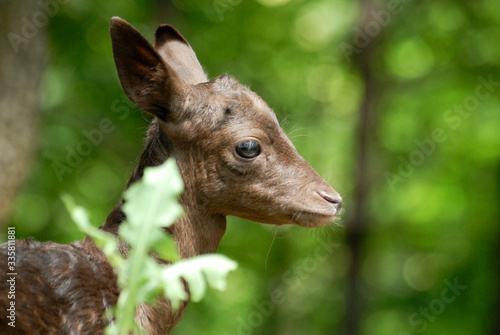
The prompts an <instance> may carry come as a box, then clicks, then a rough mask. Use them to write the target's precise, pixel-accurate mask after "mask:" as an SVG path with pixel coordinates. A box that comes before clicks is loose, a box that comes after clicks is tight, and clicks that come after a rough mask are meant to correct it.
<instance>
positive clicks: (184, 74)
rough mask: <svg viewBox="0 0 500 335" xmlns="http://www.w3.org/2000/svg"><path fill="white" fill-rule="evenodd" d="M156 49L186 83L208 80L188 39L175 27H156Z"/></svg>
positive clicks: (164, 25) (193, 83) (191, 83)
mask: <svg viewBox="0 0 500 335" xmlns="http://www.w3.org/2000/svg"><path fill="white" fill-rule="evenodd" d="M155 49H156V51H157V52H158V54H160V56H161V57H162V58H163V60H164V61H165V63H166V64H168V65H169V66H170V67H171V68H172V69H173V70H174V71H175V72H176V73H177V74H178V75H179V77H180V78H181V79H182V80H183V81H184V82H185V83H186V84H190V85H196V84H199V83H204V82H207V81H208V78H207V76H206V74H205V72H204V71H203V68H202V67H201V65H200V62H199V61H198V58H196V54H195V53H194V51H193V49H192V48H191V46H190V45H189V43H188V41H186V39H185V38H184V37H182V35H181V34H180V33H179V32H178V31H177V30H176V29H175V28H174V27H172V26H170V25H168V24H163V25H161V26H159V27H158V29H156V33H155Z"/></svg>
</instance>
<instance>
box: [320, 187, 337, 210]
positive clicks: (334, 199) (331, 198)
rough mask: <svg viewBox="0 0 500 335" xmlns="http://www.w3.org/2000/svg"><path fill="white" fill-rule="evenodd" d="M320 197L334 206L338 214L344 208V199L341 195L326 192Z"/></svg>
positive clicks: (321, 193)
mask: <svg viewBox="0 0 500 335" xmlns="http://www.w3.org/2000/svg"><path fill="white" fill-rule="evenodd" d="M320 195H321V197H323V199H325V200H326V201H328V202H329V203H331V204H333V205H334V207H335V211H336V213H337V214H338V213H339V212H340V209H341V208H342V198H341V197H340V195H338V194H337V193H333V194H332V193H326V192H320Z"/></svg>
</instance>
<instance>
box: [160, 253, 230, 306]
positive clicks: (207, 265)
mask: <svg viewBox="0 0 500 335" xmlns="http://www.w3.org/2000/svg"><path fill="white" fill-rule="evenodd" d="M236 268H237V263H236V262H235V261H233V260H230V259H229V258H227V257H225V256H222V255H201V256H196V257H193V258H189V259H185V260H181V261H179V262H177V263H175V264H172V265H170V266H168V267H167V268H166V269H164V270H163V273H162V279H163V286H164V287H165V295H166V296H167V297H168V298H169V299H170V300H171V302H172V306H174V308H177V307H178V306H179V304H180V301H181V300H186V298H187V295H186V292H185V290H184V284H183V283H182V279H184V280H185V281H186V282H187V283H188V285H189V292H190V293H191V299H192V300H193V301H199V300H200V299H201V298H202V297H203V295H204V294H205V290H206V284H205V280H204V278H203V277H206V279H207V281H208V283H209V284H210V286H212V287H214V288H216V289H219V290H224V289H225V288H226V277H227V274H228V272H229V271H232V270H235V269H236ZM203 275H204V276H203Z"/></svg>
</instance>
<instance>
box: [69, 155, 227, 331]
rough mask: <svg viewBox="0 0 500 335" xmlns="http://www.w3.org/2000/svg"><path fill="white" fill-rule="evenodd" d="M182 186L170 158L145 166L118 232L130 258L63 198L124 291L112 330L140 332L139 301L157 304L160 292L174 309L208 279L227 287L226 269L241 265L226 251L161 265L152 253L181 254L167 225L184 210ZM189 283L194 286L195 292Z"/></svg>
mask: <svg viewBox="0 0 500 335" xmlns="http://www.w3.org/2000/svg"><path fill="white" fill-rule="evenodd" d="M182 189H183V182H182V178H181V175H180V173H179V171H178V169H177V165H176V163H175V161H174V160H173V159H169V160H167V161H166V162H165V163H164V164H162V165H160V166H157V167H150V168H146V169H145V170H144V175H143V177H142V179H140V180H139V181H137V182H136V183H135V184H133V185H132V186H131V187H130V188H129V189H128V190H127V191H126V192H125V193H124V198H125V200H126V202H125V204H124V205H123V207H122V209H123V211H124V213H125V214H126V216H127V220H126V221H124V222H122V223H121V224H120V229H119V231H118V236H119V237H120V239H121V240H122V241H123V242H124V243H125V244H126V245H127V246H129V249H128V258H127V259H124V258H123V257H122V256H121V254H119V253H118V252H117V250H118V241H117V240H116V238H115V237H114V236H112V235H110V234H108V233H106V232H103V231H101V230H99V229H97V228H95V227H93V226H92V225H91V224H90V222H89V220H88V216H87V214H86V213H85V211H84V210H83V209H82V208H80V207H77V206H75V204H74V201H73V200H72V199H70V198H69V197H64V201H65V203H66V206H67V207H68V209H69V211H70V213H71V215H72V217H73V220H75V222H77V224H78V226H79V228H80V230H82V231H84V232H85V233H87V234H88V235H90V236H91V237H92V238H93V239H94V240H95V241H96V244H98V245H99V246H100V247H101V248H102V249H103V252H104V253H105V254H106V256H107V257H108V258H109V259H110V261H111V263H112V265H113V267H114V268H115V270H116V272H117V274H118V285H119V287H120V289H121V293H120V296H119V298H118V302H117V305H116V308H114V309H113V311H112V314H113V315H114V318H115V322H114V323H113V324H112V325H110V327H108V329H107V333H115V334H116V333H118V334H128V333H130V332H136V333H137V332H138V327H137V325H136V324H135V321H134V319H135V312H136V308H137V306H138V305H139V304H141V303H154V302H155V301H156V300H157V299H158V298H159V294H161V293H163V295H164V297H165V298H167V299H169V300H170V301H171V303H172V306H173V307H174V308H178V306H179V305H180V302H181V301H182V300H188V299H189V298H190V297H191V299H192V300H194V301H199V300H200V299H201V298H202V297H203V295H204V294H205V291H206V288H207V284H206V283H207V282H208V284H209V285H211V286H212V287H215V288H218V289H220V290H222V289H224V288H225V285H226V280H225V279H226V276H227V273H228V272H229V271H231V270H234V269H236V266H237V265H236V263H235V262H234V261H232V260H230V259H228V258H227V257H225V256H221V255H203V256H198V257H194V258H191V259H186V260H181V261H178V262H176V263H174V264H171V265H166V264H160V263H158V262H157V261H156V260H155V258H153V257H152V253H156V254H157V255H159V256H160V257H161V259H162V260H169V261H173V260H176V259H177V258H178V250H177V245H176V243H175V241H174V240H173V238H172V237H171V236H169V235H167V234H166V233H165V231H164V227H168V226H170V225H172V224H173V223H174V222H175V221H176V220H177V219H178V218H180V217H181V215H182V214H183V213H184V210H183V208H182V206H181V205H180V204H179V203H178V202H177V199H178V197H179V195H180V194H181V192H182ZM185 283H187V284H188V285H189V293H190V295H188V294H187V292H186V287H185ZM110 329H111V330H110Z"/></svg>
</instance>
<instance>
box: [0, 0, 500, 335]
mask: <svg viewBox="0 0 500 335" xmlns="http://www.w3.org/2000/svg"><path fill="white" fill-rule="evenodd" d="M112 16H120V17H122V18H124V19H126V20H127V21H129V22H131V23H132V24H133V25H134V26H135V27H136V28H137V29H138V30H139V31H141V32H142V33H143V35H144V36H146V37H147V38H148V39H149V40H152V36H153V33H154V30H155V29H156V27H157V26H158V25H159V24H162V23H170V24H173V25H174V26H176V27H177V28H178V29H179V30H180V31H181V32H182V34H183V35H184V36H185V37H186V38H187V39H188V40H189V42H190V43H191V45H192V47H193V49H194V50H195V51H196V53H197V56H198V58H199V59H200V62H201V63H202V65H203V66H204V68H205V70H206V72H207V73H208V74H209V76H210V77H211V78H213V77H215V76H218V75H220V74H224V73H229V74H232V75H234V76H235V77H237V78H238V79H239V80H240V81H241V82H242V83H243V84H245V85H249V86H250V87H251V88H252V89H253V90H254V91H256V92H257V93H258V94H260V95H261V96H262V97H263V98H264V100H266V101H267V102H268V103H269V104H270V106H271V107H273V108H274V110H275V111H276V113H277V115H278V117H279V119H280V120H281V121H282V126H283V127H284V129H285V130H286V131H287V133H288V134H289V136H290V137H291V138H292V141H293V142H294V144H295V145H296V147H297V149H298V151H299V153H301V154H302V155H303V156H304V157H305V158H306V159H307V160H308V161H309V162H310V163H311V165H312V166H313V167H314V168H315V169H316V170H317V171H318V172H319V173H320V174H321V175H322V176H324V178H325V179H326V180H327V181H328V182H330V184H331V185H332V186H334V188H336V190H337V191H338V192H339V193H340V194H341V195H342V196H343V198H344V208H345V210H344V212H343V215H342V218H341V219H340V220H338V221H337V222H336V223H335V224H333V225H332V226H331V227H326V228H324V229H317V230H306V229H301V228H299V227H281V228H279V229H275V228H273V227H271V226H264V225H260V224H255V223H251V222H247V221H244V220H240V219H237V218H230V219H229V221H230V222H229V225H228V231H227V234H226V236H225V237H224V239H223V241H222V243H221V245H220V248H219V252H220V253H223V254H225V255H228V256H229V257H231V258H233V259H234V260H236V261H237V262H238V263H239V269H238V270H237V271H236V272H234V273H232V274H231V275H230V276H229V283H228V288H227V290H226V291H225V292H216V291H213V290H212V291H210V293H209V294H208V295H207V297H206V298H205V299H204V300H203V301H202V302H200V303H193V304H191V305H190V307H189V308H188V311H187V313H186V314H185V317H184V319H183V321H182V322H181V324H180V325H179V326H178V328H177V329H176V330H175V332H174V334H208V335H221V334H222V335H229V334H237V335H241V334H244V335H247V334H283V335H284V334H286V335H299V334H300V335H303V334H308V335H320V334H321V335H326V334H349V335H351V334H352V335H354V334H363V335H371V334H373V335H393V334H394V335H408V334H428V335H432V334H436V335H437V334H439V335H443V334H462V335H478V334H491V335H498V334H500V321H499V320H500V290H499V283H500V224H499V223H500V222H499V221H500V220H499V217H500V206H499V202H500V94H499V92H500V2H499V1H498V0H477V1H472V0H464V1H452V0H432V1H431V0H422V1H410V0H400V1H399V0H389V1H383V0H380V1H378V0H365V1H350V0H311V1H306V0H302V1H300V0H257V1H254V0H185V1H181V0H176V1H171V2H168V1H153V0H134V1H123V0H107V1H83V0H41V1H38V0H36V1H35V0H15V1H8V0H7V1H5V0H2V1H0V36H1V40H0V66H1V68H0V222H1V229H0V237H1V238H2V240H4V239H5V237H6V233H7V228H6V227H7V226H15V227H16V234H17V237H18V238H25V237H30V236H31V237H34V238H36V239H38V240H53V241H57V242H61V243H69V242H71V241H74V240H77V239H81V238H83V236H82V234H81V233H79V232H78V230H77V229H76V227H75V225H74V224H73V223H72V222H71V220H70V218H69V216H68V214H67V212H66V210H65V209H64V206H63V205H62V203H61V200H60V196H61V194H64V193H68V194H71V195H72V196H74V197H75V198H76V200H77V202H78V203H79V204H81V205H83V206H85V207H86V208H87V209H88V210H89V211H90V214H91V218H92V220H93V222H94V223H95V225H100V224H102V222H104V220H105V218H106V216H107V214H108V213H109V212H110V210H111V209H112V208H113V207H114V205H115V204H116V203H117V201H118V200H119V199H120V195H121V192H122V190H123V188H124V186H125V183H126V181H127V180H128V177H129V176H130V173H131V171H132V170H133V168H134V164H135V163H136V162H137V157H138V156H139V154H140V153H141V150H142V145H143V139H144V136H145V130H146V129H147V124H148V120H149V119H150V117H149V116H148V115H146V114H145V113H142V112H141V111H139V110H137V109H136V108H135V107H133V106H131V105H130V104H129V102H128V100H127V99H126V98H125V97H124V95H123V93H122V91H121V88H120V85H119V82H118V79H117V75H116V70H115V68H114V64H113V59H112V53H111V44H110V37H109V32H108V24H109V19H110V18H111V17H112ZM103 122H104V124H105V126H102V125H103ZM110 124H111V126H110ZM89 134H93V137H92V139H93V140H92V141H91V140H90V139H89V136H91V135H89ZM99 134H100V135H99Z"/></svg>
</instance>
